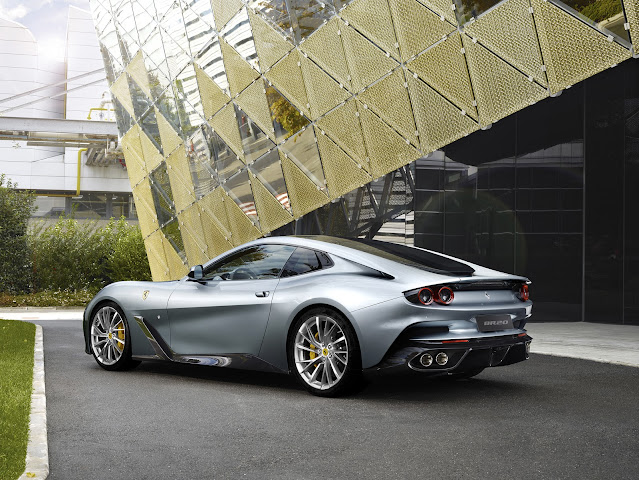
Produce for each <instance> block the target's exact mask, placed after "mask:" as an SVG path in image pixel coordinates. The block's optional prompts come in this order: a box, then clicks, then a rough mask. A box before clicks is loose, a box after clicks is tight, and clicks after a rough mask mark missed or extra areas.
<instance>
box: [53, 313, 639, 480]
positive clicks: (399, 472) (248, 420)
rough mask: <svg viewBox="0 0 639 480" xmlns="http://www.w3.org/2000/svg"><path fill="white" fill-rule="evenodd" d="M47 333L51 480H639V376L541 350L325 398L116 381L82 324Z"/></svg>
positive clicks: (184, 372)
mask: <svg viewBox="0 0 639 480" xmlns="http://www.w3.org/2000/svg"><path fill="white" fill-rule="evenodd" d="M42 325H43V328H44V350H45V369H46V389H47V409H48V412H47V413H48V430H49V455H50V457H49V462H50V470H51V473H50V476H49V478H50V479H51V480H58V479H64V480H70V479H83V480H86V479H95V480H100V479H114V478H122V479H172V478H176V479H198V478H203V479H209V478H215V479H227V478H228V479H244V478H247V479H291V480H299V479H313V480H329V479H342V478H346V479H351V478H353V479H354V478H358V479H359V478H362V479H366V480H371V479H395V478H397V479H408V478H419V479H437V480H440V479H449V478H450V479H460V478H468V479H491V480H492V479H501V478H504V479H513V478H517V479H526V478H531V479H544V478H547V479H553V480H554V479H564V478H565V479H568V478H575V479H599V478H601V479H611V478H614V479H626V478H627V479H633V480H634V479H637V478H639V454H638V452H639V368H633V367H623V366H616V365H609V364H601V363H595V362H589V361H583V360H573V359H568V358H560V357H550V356H543V355H533V356H532V358H531V359H530V360H529V361H528V362H524V363H521V364H518V365H512V366H509V367H503V368H493V369H489V370H486V371H484V372H483V373H482V374H481V375H479V376H478V377H476V378H474V379H471V380H462V381H456V382H455V381H446V380H432V379H430V380H429V379H426V378H423V377H421V376H408V377H401V378H397V377H391V378H382V379H377V380H375V381H374V382H373V383H371V384H369V385H368V386H367V388H366V389H365V390H363V391H362V392H361V393H360V394H358V395H356V396H354V397H350V398H345V399H319V398H316V397H313V396H310V395H309V394H307V393H306V392H305V391H303V390H301V389H299V388H298V387H297V385H296V384H295V383H294V381H293V379H292V378H288V377H287V376H284V375H276V374H264V373H256V372H241V371H232V370H223V369H216V368H210V367H209V368H206V367H201V366H194V365H171V364H159V363H143V364H142V365H140V366H139V367H138V368H137V369H136V370H133V371H130V372H107V371H104V370H102V369H101V368H100V367H98V366H97V365H96V363H95V361H94V360H93V358H92V357H90V356H89V355H86V354H85V353H84V351H83V342H82V332H81V325H80V322H77V321H46V322H42Z"/></svg>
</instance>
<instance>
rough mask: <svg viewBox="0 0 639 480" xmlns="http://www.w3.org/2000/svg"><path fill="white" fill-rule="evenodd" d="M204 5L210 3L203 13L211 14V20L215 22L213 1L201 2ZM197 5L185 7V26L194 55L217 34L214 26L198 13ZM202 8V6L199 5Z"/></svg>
mask: <svg viewBox="0 0 639 480" xmlns="http://www.w3.org/2000/svg"><path fill="white" fill-rule="evenodd" d="M199 3H200V4H202V6H204V7H205V4H208V7H205V8H208V11H203V12H202V14H204V15H209V16H210V18H209V20H210V22H213V12H212V11H211V2H210V1H208V0H207V1H206V2H199ZM194 7H195V6H193V7H192V8H185V9H184V26H185V28H186V33H187V40H188V43H189V47H190V49H191V53H192V54H193V55H197V54H198V53H199V52H200V50H202V48H203V47H204V45H206V42H207V41H208V40H209V39H210V38H211V37H212V36H213V35H214V34H215V31H214V30H213V26H212V25H211V23H209V22H207V21H205V20H204V19H203V18H202V16H201V14H200V15H198V14H197V13H196V12H195V11H194V10H195V8H194ZM198 7H200V9H201V8H202V7H201V6H199V5H198Z"/></svg>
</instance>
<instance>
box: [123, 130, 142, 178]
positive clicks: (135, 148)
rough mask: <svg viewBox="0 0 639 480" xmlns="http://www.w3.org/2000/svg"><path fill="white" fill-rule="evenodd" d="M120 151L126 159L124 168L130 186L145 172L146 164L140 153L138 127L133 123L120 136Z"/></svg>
mask: <svg viewBox="0 0 639 480" xmlns="http://www.w3.org/2000/svg"><path fill="white" fill-rule="evenodd" d="M120 143H121V145H122V152H123V153H124V159H125V161H126V169H127V173H128V174H129V181H130V183H131V187H134V186H135V185H137V184H138V183H140V181H142V179H143V178H144V176H145V175H146V174H147V170H146V165H145V163H144V154H143V153H142V145H140V127H138V126H137V125H135V126H134V127H132V128H130V129H129V131H128V132H127V133H126V134H125V135H124V136H123V137H122V140H121V142H120Z"/></svg>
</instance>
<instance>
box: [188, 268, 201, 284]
mask: <svg viewBox="0 0 639 480" xmlns="http://www.w3.org/2000/svg"><path fill="white" fill-rule="evenodd" d="M188 277H189V280H193V281H195V282H199V281H201V280H202V278H203V277H204V269H203V268H202V265H194V266H193V267H191V271H190V272H189V274H188Z"/></svg>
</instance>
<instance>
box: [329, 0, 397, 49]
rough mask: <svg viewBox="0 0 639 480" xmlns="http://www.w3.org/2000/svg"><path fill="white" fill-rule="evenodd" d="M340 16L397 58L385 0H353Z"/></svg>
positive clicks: (393, 34)
mask: <svg viewBox="0 0 639 480" xmlns="http://www.w3.org/2000/svg"><path fill="white" fill-rule="evenodd" d="M340 16H341V17H342V19H344V20H345V21H347V22H349V23H350V24H352V25H353V26H354V27H355V28H357V30H359V31H360V32H362V33H363V34H364V35H365V36H366V37H368V38H370V39H371V40H372V41H374V42H375V43H376V44H377V45H379V46H380V47H381V48H382V49H383V50H384V51H385V52H388V53H390V54H391V55H392V56H394V57H396V58H399V48H398V45H397V39H396V38H395V32H394V31H393V28H391V25H392V24H393V23H392V20H391V15H390V10H389V8H388V1H387V0H354V1H353V2H351V3H350V4H349V5H348V6H346V8H344V10H342V11H341V12H340Z"/></svg>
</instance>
